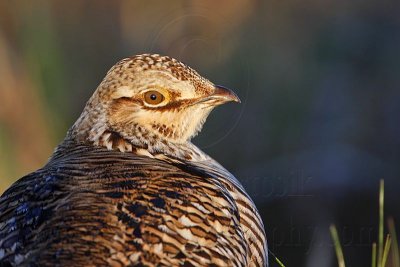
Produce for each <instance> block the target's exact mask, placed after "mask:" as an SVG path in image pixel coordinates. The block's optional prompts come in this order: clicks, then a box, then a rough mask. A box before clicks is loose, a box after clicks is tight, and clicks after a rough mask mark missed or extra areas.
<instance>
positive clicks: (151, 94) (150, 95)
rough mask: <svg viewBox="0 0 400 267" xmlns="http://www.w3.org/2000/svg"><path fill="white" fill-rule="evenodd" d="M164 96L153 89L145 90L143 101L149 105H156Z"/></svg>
mask: <svg viewBox="0 0 400 267" xmlns="http://www.w3.org/2000/svg"><path fill="white" fill-rule="evenodd" d="M164 99H165V96H164V95H163V94H162V93H160V92H158V91H155V90H151V91H147V92H145V93H144V101H145V102H146V103H147V104H149V105H158V104H160V103H161V102H163V101H164Z"/></svg>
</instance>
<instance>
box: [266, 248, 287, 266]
mask: <svg viewBox="0 0 400 267" xmlns="http://www.w3.org/2000/svg"><path fill="white" fill-rule="evenodd" d="M268 254H269V255H270V256H272V258H273V259H274V260H275V261H276V263H278V265H279V266H280V267H285V265H284V264H283V263H282V262H281V261H280V260H279V259H278V257H277V256H275V254H274V253H272V251H271V250H269V249H268Z"/></svg>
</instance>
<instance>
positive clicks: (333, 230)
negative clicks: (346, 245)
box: [329, 224, 346, 267]
mask: <svg viewBox="0 0 400 267" xmlns="http://www.w3.org/2000/svg"><path fill="white" fill-rule="evenodd" d="M329 230H330V232H331V237H332V240H333V245H334V247H335V251H336V257H337V261H338V264H339V267H345V266H346V265H345V263H344V257H343V250H342V246H341V245H340V241H339V236H338V233H337V230H336V227H335V225H333V224H332V225H331V226H330V227H329Z"/></svg>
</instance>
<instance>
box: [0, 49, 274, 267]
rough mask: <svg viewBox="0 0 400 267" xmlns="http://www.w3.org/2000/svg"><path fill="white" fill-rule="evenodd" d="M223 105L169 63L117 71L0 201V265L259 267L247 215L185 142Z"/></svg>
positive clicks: (261, 235)
mask: <svg viewBox="0 0 400 267" xmlns="http://www.w3.org/2000/svg"><path fill="white" fill-rule="evenodd" d="M149 92H150V93H149ZM157 98H158V99H157ZM160 98H161V101H160V102H158V100H159V99H160ZM155 100H156V101H155ZM227 101H238V98H237V96H236V95H235V94H233V92H232V91H230V90H228V89H226V88H222V87H218V86H215V85H213V84H212V83H211V82H209V81H208V80H206V79H204V78H202V77H201V76H200V75H198V74H197V72H195V71H194V70H192V69H190V68H189V67H187V66H186V65H184V64H182V63H180V62H178V61H176V60H174V59H172V58H169V57H161V56H159V55H141V56H135V57H132V58H129V59H125V60H122V61H120V62H119V63H117V65H116V66H114V67H113V68H112V69H111V70H110V71H109V72H108V74H107V76H106V78H105V79H104V80H103V82H102V83H101V84H100V86H99V88H98V89H97V90H96V92H95V93H94V95H93V96H92V98H91V99H90V100H89V102H88V103H87V105H86V107H85V109H84V111H83V113H82V115H81V116H80V118H79V119H78V121H77V122H76V123H75V124H74V126H73V127H72V128H71V129H70V130H69V132H68V134H67V137H66V138H65V140H64V141H63V142H62V143H61V144H60V145H59V146H58V147H57V149H56V151H55V152H54V154H53V156H52V157H51V159H50V160H49V162H48V163H47V164H46V165H45V166H44V167H43V168H42V169H39V170H37V171H36V172H34V173H31V174H29V175H27V176H25V177H23V178H21V179H20V180H18V181H17V182H16V183H15V184H14V185H12V186H11V187H10V188H9V189H8V190H7V191H6V192H5V193H4V194H3V195H2V197H1V198H0V262H1V264H0V266H7V265H11V266H266V265H267V248H266V246H267V245H266V238H265V232H264V227H263V223H262V221H261V218H260V216H259V214H258V212H257V209H256V207H255V205H254V204H253V202H252V201H251V199H250V197H249V196H248V195H247V194H246V192H245V191H244V189H243V187H242V186H241V185H240V183H239V182H238V181H237V180H236V178H235V177H234V176H233V175H232V174H230V173H229V172H228V171H227V170H225V169H224V168H223V167H222V166H221V165H219V164H218V163H217V162H216V161H214V160H213V159H212V158H210V157H209V156H208V155H206V154H205V153H204V152H202V151H201V150H199V149H198V148H197V147H196V146H194V145H193V144H192V143H191V142H190V138H191V137H192V136H194V135H195V134H196V133H197V132H198V131H199V130H200V128H201V125H202V124H203V122H204V120H205V118H206V117H207V115H208V113H209V112H210V111H211V109H212V108H213V107H215V106H216V105H218V104H221V103H225V102H227Z"/></svg>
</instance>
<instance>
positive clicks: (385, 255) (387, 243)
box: [382, 235, 392, 267]
mask: <svg viewBox="0 0 400 267" xmlns="http://www.w3.org/2000/svg"><path fill="white" fill-rule="evenodd" d="M391 244H392V240H391V238H390V235H387V236H386V241H385V247H384V249H383V257H382V267H385V266H386V262H387V258H388V256H389V250H390V245H391Z"/></svg>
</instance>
